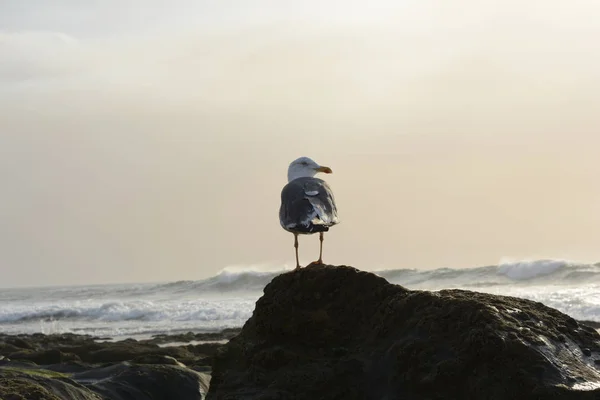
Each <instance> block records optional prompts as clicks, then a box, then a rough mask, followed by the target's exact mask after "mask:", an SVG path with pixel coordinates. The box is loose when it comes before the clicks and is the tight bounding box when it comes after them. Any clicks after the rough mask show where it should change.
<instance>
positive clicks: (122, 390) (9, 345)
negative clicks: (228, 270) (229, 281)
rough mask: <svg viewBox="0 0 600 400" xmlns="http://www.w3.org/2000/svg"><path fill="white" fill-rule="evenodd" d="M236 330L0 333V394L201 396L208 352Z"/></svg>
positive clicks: (150, 399) (153, 399)
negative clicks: (113, 338) (141, 336)
mask: <svg viewBox="0 0 600 400" xmlns="http://www.w3.org/2000/svg"><path fill="white" fill-rule="evenodd" d="M237 332H239V330H235V329H228V330H225V331H223V332H220V333H219V332H217V333H191V332H190V333H186V334H183V335H171V336H169V335H160V336H155V337H153V338H151V339H147V340H140V341H137V340H133V339H127V340H123V341H117V342H110V341H106V340H102V339H101V338H94V337H91V336H86V335H75V334H60V335H43V334H33V335H17V336H10V335H3V334H0V399H4V400H17V399H18V400H20V399H39V400H46V399H48V400H50V399H52V400H56V399H81V400H88V399H95V400H99V399H114V400H119V399H144V400H158V399H182V400H186V399H204V398H205V395H206V392H207V390H208V384H209V382H210V372H211V364H212V362H213V358H212V357H213V356H214V354H215V353H216V351H217V349H218V348H219V347H221V346H222V345H223V343H224V342H226V341H227V340H228V339H229V338H231V337H233V336H235V334H236V333H237ZM189 342H191V344H190V343H189ZM173 343H175V344H179V343H182V344H181V345H169V344H173Z"/></svg>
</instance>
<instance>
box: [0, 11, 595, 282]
mask: <svg viewBox="0 0 600 400" xmlns="http://www.w3.org/2000/svg"><path fill="white" fill-rule="evenodd" d="M461 4H462V5H463V6H462V7H460V8H459V7H456V6H450V5H449V3H448V2H446V1H437V0H430V1H419V2H417V1H401V2H391V1H380V2H374V3H372V5H370V6H366V5H365V3H364V2H359V1H346V2H341V1H332V2H326V3H324V2H316V1H308V2H283V1H279V0H278V1H276V2H275V1H259V2H256V3H255V2H252V3H250V2H246V1H241V0H240V1H229V2H222V1H202V2H197V1H191V0H190V1H181V2H178V3H168V2H164V1H156V0H155V1H149V2H148V1H146V2H137V1H126V2H122V1H116V0H111V1H91V2H86V3H85V4H84V3H81V2H75V1H66V0H65V1H59V2H51V3H50V2H45V1H38V2H23V1H9V2H3V5H2V6H3V12H2V13H0V26H1V27H2V29H4V30H3V31H2V32H1V33H0V179H1V181H2V182H3V183H4V185H5V190H4V192H5V193H4V197H3V202H2V204H1V206H0V216H2V219H3V221H4V223H3V224H2V225H0V238H1V240H0V254H2V259H0V261H1V263H2V265H3V266H11V269H10V271H9V272H10V273H12V274H14V275H13V276H10V277H9V278H10V279H9V281H10V282H12V283H10V284H27V283H29V277H30V276H38V277H39V279H38V280H37V281H36V282H35V283H36V284H38V283H63V282H64V283H71V282H105V281H119V280H127V281H135V280H137V281H139V280H158V279H161V280H169V279H194V278H197V277H202V276H207V275H210V274H213V273H216V272H218V271H219V270H221V269H222V268H223V267H225V266H227V265H232V264H236V265H241V264H261V263H265V264H269V265H283V264H284V263H286V262H289V259H290V255H292V256H293V254H292V252H290V249H291V250H293V249H292V248H291V246H290V243H289V238H288V236H287V235H286V234H285V233H284V232H282V231H281V230H280V228H279V225H278V221H277V208H278V201H279V198H278V196H279V189H280V187H281V185H282V184H283V183H284V182H283V181H282V179H284V178H285V169H286V166H287V163H288V162H289V161H290V160H291V159H293V158H295V157H297V156H298V155H309V156H314V157H315V158H316V159H317V160H318V161H319V162H322V163H324V164H332V165H331V166H332V167H333V169H334V171H335V174H334V175H332V176H331V177H328V179H330V180H331V181H332V185H333V186H334V188H335V190H336V194H337V196H338V201H339V202H340V210H341V214H342V217H343V221H344V223H343V224H342V225H340V226H339V227H336V228H339V229H336V231H335V233H333V232H332V234H331V235H329V236H330V238H329V239H328V242H327V247H326V254H327V256H328V257H330V258H329V259H330V260H331V261H332V262H345V263H356V264H360V263H361V262H369V263H373V264H374V265H372V266H369V265H357V266H359V267H366V268H369V267H372V268H380V267H389V268H393V267H402V266H410V267H433V266H442V265H449V266H472V265H474V264H478V263H491V262H494V261H496V260H498V259H499V258H500V257H502V256H512V257H517V258H523V257H528V256H529V255H531V254H545V256H547V257H566V258H568V257H575V258H582V257H595V256H596V255H595V253H594V249H595V243H594V241H593V240H592V239H591V238H592V236H593V235H592V233H593V232H594V229H595V226H596V225H595V223H597V222H600V221H598V218H600V217H598V218H596V217H593V216H595V215H600V210H599V209H598V207H599V206H596V204H600V201H597V200H600V193H599V192H598V191H597V190H596V189H595V185H594V182H596V180H595V179H596V178H597V177H598V176H597V173H596V172H595V171H597V170H599V169H598V168H597V167H598V166H597V163H596V161H595V160H596V154H595V153H596V152H595V150H594V149H595V148H596V147H597V145H598V144H600V143H599V142H598V139H597V138H596V137H597V135H596V132H597V131H598V129H599V128H600V122H599V120H598V117H597V111H596V108H597V107H596V105H597V104H598V102H599V100H600V99H599V95H598V93H599V92H600V48H598V46H597V40H596V38H597V37H599V36H600V24H599V23H598V21H599V19H598V18H597V16H598V14H599V12H600V6H599V5H597V2H595V1H591V0H589V1H588V0H578V1H574V2H571V3H569V5H568V7H567V6H566V3H564V2H559V1H545V2H538V1H533V0H532V1H527V2H522V1H513V0H511V1H492V0H488V1H465V2H463V3H461ZM5 6H6V7H5ZM374 203H376V204H377V207H375V208H376V210H377V212H376V213H374V214H371V213H370V211H369V210H373V209H374V207H373V204H374ZM366 214H368V215H366ZM588 238H589V240H588ZM312 242H314V241H310V240H309V239H306V240H305V241H304V243H305V244H304V246H305V247H304V249H305V250H304V251H303V254H305V255H306V257H308V255H309V254H312V253H310V251H313V250H314V249H315V245H316V242H315V243H312ZM398 243H400V244H401V245H399V244H398ZM547 253H548V254H547ZM375 264H377V265H375ZM3 268H8V267H3ZM4 272H6V271H4ZM17 272H18V273H17ZM4 276H6V273H4ZM33 283H34V282H32V284H33ZM6 285H8V283H7V284H6Z"/></svg>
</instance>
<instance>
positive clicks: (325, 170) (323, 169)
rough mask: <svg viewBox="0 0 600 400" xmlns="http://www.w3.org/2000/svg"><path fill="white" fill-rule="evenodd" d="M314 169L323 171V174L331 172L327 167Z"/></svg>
mask: <svg viewBox="0 0 600 400" xmlns="http://www.w3.org/2000/svg"><path fill="white" fill-rule="evenodd" d="M316 170H317V172H323V173H325V174H331V173H332V172H333V171H332V170H331V168H329V167H319V168H317V169H316Z"/></svg>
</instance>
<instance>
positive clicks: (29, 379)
mask: <svg viewBox="0 0 600 400" xmlns="http://www.w3.org/2000/svg"><path fill="white" fill-rule="evenodd" d="M209 382H210V376H209V375H207V374H202V373H198V372H196V371H193V370H190V369H187V368H183V367H180V366H176V365H131V364H129V363H119V364H115V365H112V366H109V367H101V368H92V369H90V370H88V371H84V372H79V373H74V374H72V375H70V376H68V375H65V374H62V373H58V372H55V371H51V370H47V369H36V368H26V367H25V368H24V367H22V366H19V367H17V366H15V365H12V366H2V367H0V399H6V400H13V399H14V400H17V399H19V400H21V399H23V400H29V399H37V400H62V399H69V400H71V399H73V400H101V399H107V400H108V399H110V400H171V399H180V400H202V399H204V398H205V395H206V392H207V390H208V385H209Z"/></svg>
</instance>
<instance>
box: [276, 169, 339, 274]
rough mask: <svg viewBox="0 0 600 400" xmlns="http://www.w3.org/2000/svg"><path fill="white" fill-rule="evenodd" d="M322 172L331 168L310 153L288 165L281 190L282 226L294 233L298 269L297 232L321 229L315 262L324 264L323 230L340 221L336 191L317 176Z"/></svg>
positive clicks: (300, 233)
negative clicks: (285, 181) (315, 160)
mask: <svg viewBox="0 0 600 400" xmlns="http://www.w3.org/2000/svg"><path fill="white" fill-rule="evenodd" d="M319 172H323V173H325V174H331V172H332V171H331V168H329V167H324V166H321V165H319V164H317V163H316V162H314V161H313V160H311V159H310V158H308V157H300V158H298V159H296V160H294V161H292V163H291V164H290V166H289V167H288V183H287V185H285V186H284V187H283V189H282V191H281V207H280V208H279V222H280V223H281V227H282V228H283V229H285V230H286V231H288V232H291V233H293V234H294V248H295V249H296V269H298V268H300V261H299V260H298V235H312V234H313V233H316V232H319V241H320V248H319V260H318V261H316V264H323V233H324V232H327V231H328V230H329V228H330V227H332V226H333V225H335V224H337V223H339V219H338V215H337V207H336V205H335V199H334V197H333V192H332V191H331V189H330V188H329V185H328V184H327V182H325V181H324V180H322V179H319V178H315V177H314V176H315V175H316V174H317V173H319Z"/></svg>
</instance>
